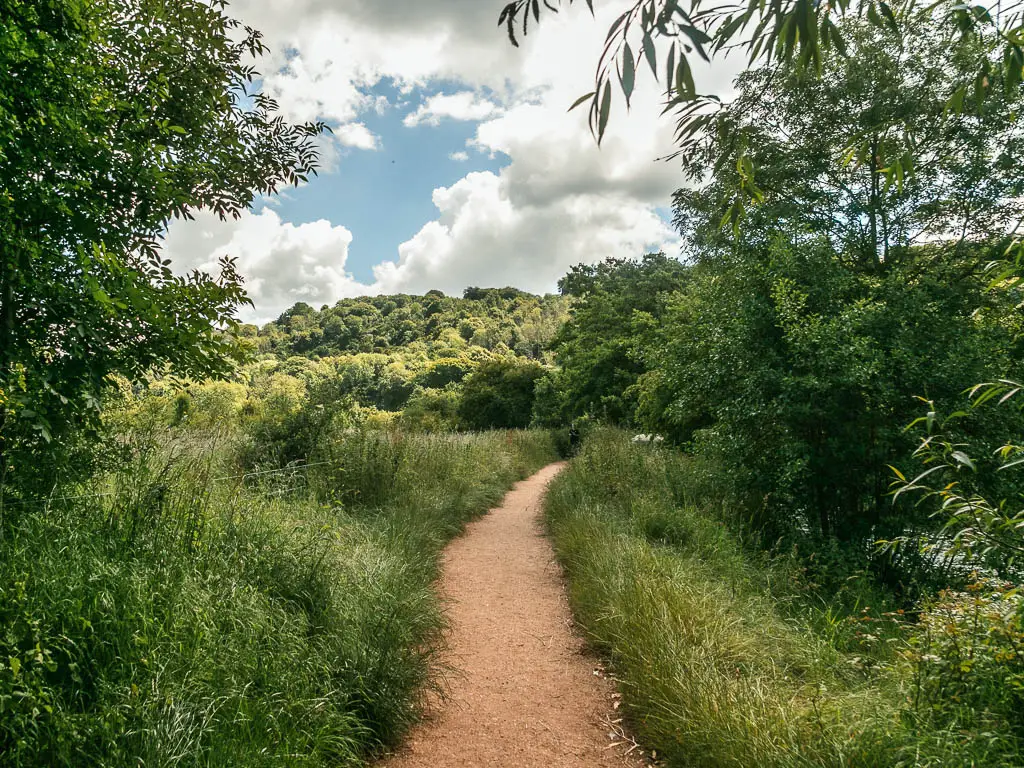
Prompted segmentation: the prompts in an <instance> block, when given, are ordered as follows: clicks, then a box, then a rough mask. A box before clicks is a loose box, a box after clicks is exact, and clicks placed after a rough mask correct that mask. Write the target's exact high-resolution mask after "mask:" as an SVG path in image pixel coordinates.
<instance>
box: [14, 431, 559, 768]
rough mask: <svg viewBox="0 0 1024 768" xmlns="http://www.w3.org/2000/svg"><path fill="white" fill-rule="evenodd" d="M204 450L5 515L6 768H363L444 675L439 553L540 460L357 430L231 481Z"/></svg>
mask: <svg viewBox="0 0 1024 768" xmlns="http://www.w3.org/2000/svg"><path fill="white" fill-rule="evenodd" d="M211 435H212V433H210V432H204V433H183V434H180V435H177V436H175V437H173V438H170V439H167V438H164V437H161V438H159V439H157V440H155V441H152V440H149V441H147V440H145V439H137V440H135V442H133V443H132V448H131V449H130V450H128V451H126V456H127V457H128V463H127V464H126V465H125V466H123V467H122V469H121V470H120V471H119V472H116V473H113V474H110V475H107V476H105V477H102V478H97V480H96V482H95V483H94V485H93V486H91V487H88V488H77V489H68V490H66V491H62V492H58V493H57V494H55V495H56V496H62V495H90V494H95V493H103V494H109V495H103V496H93V497H92V498H82V499H71V500H54V501H51V502H50V503H47V504H44V505H38V506H31V507H23V508H21V509H9V510H7V515H6V525H5V528H4V531H3V537H4V538H3V541H2V543H0V764H3V765H4V766H42V765H47V766H51V765H52V766H100V765H102V766H129V765H131V766H142V765H144V766H326V765H360V764H362V763H363V762H364V760H365V759H366V758H367V757H368V756H372V755H373V754H374V753H375V752H377V751H379V749H380V748H381V747H382V746H385V745H392V744H395V743H396V742H397V741H398V740H399V739H400V738H401V736H402V735H403V733H404V732H405V731H406V729H407V728H408V727H409V726H410V724H412V723H413V722H415V720H416V719H417V717H418V715H419V712H420V705H421V702H422V697H423V695H424V693H425V692H426V691H428V690H429V688H430V686H432V685H434V684H436V682H437V681H436V679H435V675H436V674H437V667H436V665H434V664H432V661H433V658H434V655H435V654H436V652H437V650H438V648H439V646H440V641H441V635H440V631H441V629H442V627H443V617H442V614H441V611H440V607H439V603H438V599H437V598H436V596H435V594H434V591H433V589H432V582H433V580H434V578H435V576H436V574H437V568H438V563H439V554H440V552H441V549H442V547H443V546H444V544H445V543H446V542H447V541H448V540H449V539H450V538H451V537H452V536H454V535H456V534H457V533H458V532H459V531H460V530H461V528H462V526H463V524H464V523H465V522H466V521H467V520H469V519H471V518H472V517H474V516H476V515H479V514H480V513H482V512H484V511H485V510H487V509H488V508H489V507H491V506H492V505H494V504H495V503H496V502H497V501H498V500H499V499H500V498H501V496H502V495H503V494H504V492H505V491H506V490H507V488H508V487H509V486H510V485H511V484H512V483H513V482H514V481H515V480H518V479H520V478H522V477H524V476H526V475H527V474H529V473H530V472H532V471H533V470H535V469H537V468H539V467H540V466H541V465H543V464H545V463H547V462H548V461H551V460H553V459H554V458H555V456H554V450H553V447H552V442H551V438H550V436H548V435H547V434H546V433H540V432H532V433H493V434H486V435H478V436H425V435H420V436H402V435H396V434H385V433H372V432H361V431H355V430H350V431H340V432H337V433H335V435H334V437H333V438H332V439H331V440H330V441H326V442H325V443H324V444H323V445H321V446H320V454H321V455H320V456H319V457H317V460H316V461H314V460H313V457H311V463H320V462H329V463H328V464H327V465H321V466H318V467H312V468H310V469H307V470H293V471H290V472H282V473H274V474H267V475H261V476H257V477H254V478H245V479H243V478H236V477H232V476H233V475H234V474H239V473H238V472H237V470H236V469H235V464H234V460H233V456H234V454H233V451H235V450H236V449H237V445H235V438H234V437H233V436H230V435H229V436H228V439H227V440H217V439H214V438H213V437H212V436H211ZM136 437H138V436H136ZM224 476H228V477H229V479H227V480H220V479H218V478H221V477H224Z"/></svg>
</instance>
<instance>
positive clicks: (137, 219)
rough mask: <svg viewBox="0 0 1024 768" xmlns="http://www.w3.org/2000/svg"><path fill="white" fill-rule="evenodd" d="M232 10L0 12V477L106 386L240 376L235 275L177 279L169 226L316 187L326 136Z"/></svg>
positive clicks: (146, 7)
mask: <svg viewBox="0 0 1024 768" xmlns="http://www.w3.org/2000/svg"><path fill="white" fill-rule="evenodd" d="M225 5H226V3H225V2H224V1H223V0H214V2H201V1H200V0H175V1H174V2H171V1H170V0H156V1H151V0H116V1H115V0H46V2H40V3H26V2H22V0H0V393H2V396H0V440H3V441H4V442H2V443H0V462H4V457H6V456H7V455H8V453H9V451H10V447H11V446H10V440H11V438H12V436H14V435H20V438H19V443H20V445H21V446H22V447H25V446H27V445H29V444H30V443H31V442H32V437H31V435H35V437H36V438H37V439H38V438H42V439H49V437H50V436H51V435H53V434H55V433H58V432H60V431H61V430H63V429H65V428H67V427H69V426H71V425H74V424H82V423H86V422H88V421H90V420H91V419H93V418H94V417H95V413H96V410H97V406H98V403H99V399H100V395H101V392H102V390H103V388H104V382H105V380H106V377H107V376H108V375H110V374H112V373H120V374H123V375H125V376H127V377H129V378H138V377H140V376H141V375H142V374H143V373H144V372H146V371H147V370H149V369H151V368H153V367H162V366H165V365H169V366H171V367H173V368H174V369H176V370H178V371H180V372H181V373H183V374H186V375H192V376H205V375H212V374H218V373H222V372H224V371H226V370H228V369H229V367H230V365H231V361H232V359H233V358H234V357H235V346H234V345H233V344H232V343H231V340H230V338H229V337H226V336H223V335H221V334H220V333H218V328H223V327H225V326H230V325H231V324H232V323H233V317H234V315H235V311H236V309H237V308H238V307H239V306H240V305H242V304H243V303H245V302H246V301H247V299H246V297H245V293H244V291H243V289H242V284H241V279H240V277H239V275H238V274H237V272H236V271H235V268H234V264H233V262H232V261H230V260H224V261H222V262H221V265H220V266H221V272H220V274H219V275H216V276H211V275H207V274H202V273H198V272H193V273H192V274H189V275H187V276H181V275H177V274H175V273H174V272H172V270H171V265H170V264H169V262H168V261H166V260H164V259H162V258H161V254H160V237H161V236H162V233H163V232H164V230H165V228H166V226H167V224H168V222H169V220H171V219H172V218H175V217H179V218H180V217H188V216H189V215H190V212H191V211H193V210H196V209H198V208H206V209H210V210H212V211H215V212H216V213H218V214H219V215H220V216H222V217H227V216H238V215H239V214H240V212H241V211H243V210H244V209H245V208H246V207H247V206H248V205H249V204H250V203H251V201H252V200H253V199H254V196H255V195H257V194H265V193H270V192H273V191H274V190H276V189H277V188H278V187H279V186H281V185H283V184H292V183H297V182H300V181H302V180H304V179H305V178H307V176H308V174H310V173H312V172H314V169H315V164H316V161H317V144H316V137H317V135H318V134H319V133H320V132H321V131H322V130H324V126H323V125H322V124H306V125H290V124H288V123H286V122H284V121H283V120H281V119H280V118H279V117H277V116H276V115H275V110H276V104H275V103H274V102H273V101H272V100H271V99H269V98H268V97H267V96H266V95H264V94H263V93H261V92H260V91H259V88H258V86H257V83H258V78H259V76H258V74H257V72H256V71H255V69H254V68H253V63H252V62H253V60H254V58H255V57H256V56H259V55H260V54H262V53H263V52H264V46H263V43H262V42H261V38H260V35H259V33H258V32H256V31H255V30H253V29H250V28H248V27H244V26H242V25H241V24H240V23H239V22H238V21H236V20H234V19H232V18H230V17H229V16H227V15H226V13H225Z"/></svg>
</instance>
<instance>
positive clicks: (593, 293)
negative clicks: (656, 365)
mask: <svg viewBox="0 0 1024 768" xmlns="http://www.w3.org/2000/svg"><path fill="white" fill-rule="evenodd" d="M685 274H686V267H685V266H684V265H683V264H682V263H681V262H679V261H678V260H677V259H673V258H670V257H668V256H666V255H665V254H662V253H657V254H648V255H646V256H644V257H643V259H642V260H641V261H630V260H619V259H608V260H606V261H604V262H601V263H600V264H597V265H595V266H590V265H584V264H581V265H578V266H575V267H573V268H572V270H570V272H569V274H567V275H566V276H565V277H563V278H562V279H561V280H560V281H559V284H558V286H559V289H560V290H561V291H562V293H564V294H566V295H569V296H572V297H574V298H575V299H576V303H575V304H574V305H573V308H572V310H571V312H570V318H569V320H568V322H566V324H565V325H564V326H562V329H561V330H560V331H559V333H558V335H557V336H556V337H555V340H554V349H555V352H556V359H557V361H558V364H559V366H560V370H559V371H558V373H557V374H556V381H557V389H558V391H559V400H560V401H561V402H560V404H559V406H558V409H559V410H560V411H561V413H562V418H563V420H565V421H571V420H572V419H575V418H577V417H579V416H582V415H584V414H591V415H593V416H599V417H602V418H605V419H608V420H610V421H612V422H616V423H630V422H631V421H632V419H633V414H634V411H635V409H636V400H635V395H636V392H635V390H634V385H635V384H636V383H637V380H638V379H639V377H640V376H641V375H642V374H643V373H644V372H645V370H646V368H645V366H644V364H643V362H642V361H641V360H640V359H639V358H638V357H637V356H636V355H635V354H634V352H635V350H636V347H637V343H638V338H637V331H638V327H637V325H636V321H637V318H638V316H643V317H645V318H650V319H656V318H658V317H660V316H661V314H662V312H663V309H664V306H665V299H666V297H667V295H668V294H670V293H671V292H673V291H675V290H677V289H679V288H680V287H681V285H682V283H683V280H684V276H685ZM548 419H550V416H549V417H548Z"/></svg>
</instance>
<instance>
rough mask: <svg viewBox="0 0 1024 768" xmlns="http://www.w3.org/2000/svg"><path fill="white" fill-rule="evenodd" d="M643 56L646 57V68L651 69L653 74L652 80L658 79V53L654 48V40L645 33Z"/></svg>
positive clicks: (648, 33) (649, 34)
mask: <svg viewBox="0 0 1024 768" xmlns="http://www.w3.org/2000/svg"><path fill="white" fill-rule="evenodd" d="M643 44H644V56H646V57H647V66H649V67H650V68H651V72H653V73H654V79H655V80H657V79H658V52H657V50H656V49H655V47H654V40H653V39H651V33H650V32H647V33H645V34H644V43H643Z"/></svg>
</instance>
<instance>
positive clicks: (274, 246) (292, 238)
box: [164, 209, 366, 322]
mask: <svg viewBox="0 0 1024 768" xmlns="http://www.w3.org/2000/svg"><path fill="white" fill-rule="evenodd" d="M351 243H352V233H351V232H349V231H348V230H347V229H346V228H345V227H340V226H333V225H332V224H331V223H330V222H328V221H323V220H321V221H315V222H312V223H309V224H300V225H298V226H296V225H294V224H288V223H286V222H283V221H281V217H280V216H279V215H278V213H277V212H276V211H273V210H270V209H264V210H263V211H262V212H261V213H259V214H254V213H249V212H245V213H243V214H242V217H241V218H240V219H237V220H230V219H229V220H227V221H221V220H220V219H219V218H218V217H217V216H216V215H215V214H213V213H209V212H200V213H199V214H197V216H196V220H195V221H193V222H181V221H179V222H175V223H173V224H172V225H171V227H170V230H169V232H168V233H167V239H166V242H165V244H164V252H165V254H166V255H167V256H168V257H169V258H170V259H171V261H172V263H173V265H174V268H175V269H176V270H177V271H179V272H185V271H189V270H192V269H199V270H201V271H205V272H208V273H210V274H216V272H217V260H218V259H219V258H220V257H221V256H231V257H234V258H236V259H237V260H238V270H239V272H241V274H243V275H244V276H245V286H246V289H247V291H248V293H249V296H250V298H251V299H252V300H253V302H254V303H255V305H256V309H255V311H254V310H251V309H246V310H244V311H243V312H242V319H243V320H246V321H253V320H256V321H259V322H265V321H267V320H271V319H273V318H274V317H276V316H277V315H279V314H280V313H281V312H282V311H284V310H285V309H287V308H288V307H290V306H292V305H293V304H295V302H297V301H304V302H306V303H308V304H311V305H313V306H314V307H317V308H319V307H320V306H321V305H323V304H333V303H334V302H336V301H337V300H338V299H341V298H345V297H348V296H358V295H361V294H363V293H365V292H366V286H363V285H360V284H359V283H358V282H357V281H355V280H354V279H353V278H352V277H351V276H350V275H349V274H348V273H347V272H346V271H345V262H346V260H347V258H348V249H349V245H350V244H351Z"/></svg>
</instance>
